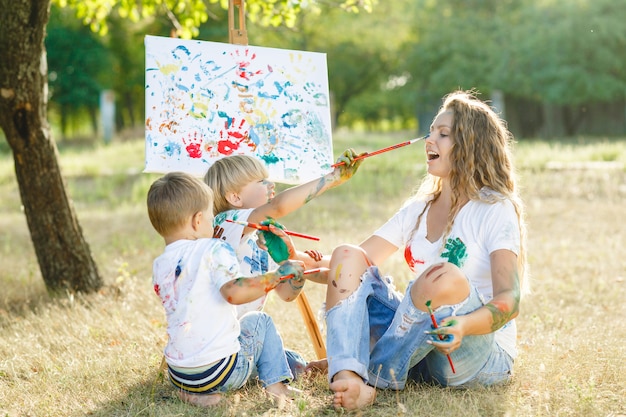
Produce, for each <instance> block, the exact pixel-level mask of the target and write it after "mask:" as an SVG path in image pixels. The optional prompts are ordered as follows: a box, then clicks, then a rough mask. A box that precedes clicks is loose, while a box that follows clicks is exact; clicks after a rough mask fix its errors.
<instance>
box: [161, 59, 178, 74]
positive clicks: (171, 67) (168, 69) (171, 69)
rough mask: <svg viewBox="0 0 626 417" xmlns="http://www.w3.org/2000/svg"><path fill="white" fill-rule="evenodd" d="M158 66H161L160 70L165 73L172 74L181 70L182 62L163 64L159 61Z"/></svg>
mask: <svg viewBox="0 0 626 417" xmlns="http://www.w3.org/2000/svg"><path fill="white" fill-rule="evenodd" d="M157 67H159V71H161V72H162V73H163V74H165V75H170V74H172V73H175V72H178V71H179V70H180V64H165V65H161V64H160V63H159V62H157Z"/></svg>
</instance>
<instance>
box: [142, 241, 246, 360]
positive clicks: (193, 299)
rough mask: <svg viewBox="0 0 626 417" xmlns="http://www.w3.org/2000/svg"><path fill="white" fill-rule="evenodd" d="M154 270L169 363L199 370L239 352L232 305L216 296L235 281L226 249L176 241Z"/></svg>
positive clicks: (213, 243)
mask: <svg viewBox="0 0 626 417" xmlns="http://www.w3.org/2000/svg"><path fill="white" fill-rule="evenodd" d="M152 271H153V274H152V283H153V284H154V291H155V292H156V294H157V295H158V296H159V298H160V299H161V302H162V304H163V307H164V308H165V314H166V316H167V335H168V341H167V346H166V347H165V352H164V353H165V358H166V361H167V363H168V364H170V365H173V366H180V367H197V366H203V365H207V364H209V363H212V362H215V361H217V360H219V359H222V358H224V357H227V356H229V355H232V354H233V353H235V352H238V351H239V349H240V345H239V341H238V337H239V332H240V328H239V320H237V314H236V311H235V306H234V305H232V304H230V303H229V302H228V301H226V300H225V299H224V297H223V296H222V294H221V293H220V288H221V287H222V285H224V284H225V283H227V282H229V281H232V280H233V279H235V278H237V277H238V276H239V265H238V262H237V258H236V256H235V252H234V251H233V249H232V248H231V247H230V246H228V245H226V244H225V243H224V242H221V241H219V240H217V239H197V240H178V241H176V242H173V243H171V244H169V245H167V246H166V247H165V250H164V252H163V254H161V255H160V256H159V257H158V258H156V259H155V260H154V263H153V265H152Z"/></svg>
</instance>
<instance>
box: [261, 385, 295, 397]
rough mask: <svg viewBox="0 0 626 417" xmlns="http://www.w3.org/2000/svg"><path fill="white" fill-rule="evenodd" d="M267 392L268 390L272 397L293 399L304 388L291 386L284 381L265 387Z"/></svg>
mask: <svg viewBox="0 0 626 417" xmlns="http://www.w3.org/2000/svg"><path fill="white" fill-rule="evenodd" d="M265 392H267V394H268V395H269V396H270V397H274V398H277V399H279V400H293V399H294V398H296V397H297V396H298V395H300V394H302V390H299V389H297V388H293V387H290V386H289V385H287V384H284V383H282V382H277V383H276V384H272V385H268V386H267V387H265Z"/></svg>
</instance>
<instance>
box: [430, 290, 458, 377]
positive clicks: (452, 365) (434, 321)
mask: <svg viewBox="0 0 626 417" xmlns="http://www.w3.org/2000/svg"><path fill="white" fill-rule="evenodd" d="M426 308H427V309H428V314H430V321H432V322H433V327H434V328H435V329H438V328H439V326H438V325H437V320H436V319H435V315H434V314H433V310H432V309H431V308H430V300H428V301H426ZM439 340H443V335H442V334H440V335H439ZM446 356H447V357H448V363H450V368H452V373H453V374H455V373H456V371H455V370H454V364H453V363H452V358H451V357H450V355H449V354H448V355H446Z"/></svg>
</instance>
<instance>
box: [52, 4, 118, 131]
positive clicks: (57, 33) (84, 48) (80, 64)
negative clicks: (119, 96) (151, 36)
mask: <svg viewBox="0 0 626 417" xmlns="http://www.w3.org/2000/svg"><path fill="white" fill-rule="evenodd" d="M45 42H46V50H47V58H48V71H49V72H48V74H49V75H48V85H49V93H50V100H51V103H52V104H53V105H54V106H56V107H57V108H58V110H59V112H60V113H61V118H62V131H63V133H65V130H66V125H67V123H68V118H69V117H71V116H76V115H77V114H79V113H80V111H81V110H82V109H84V108H88V109H96V108H97V107H98V102H99V94H100V91H101V90H103V89H104V88H107V87H110V86H111V84H112V81H113V75H112V74H111V73H110V72H106V71H103V70H102V69H103V68H110V67H111V62H112V60H111V54H110V52H109V51H108V50H107V49H106V47H105V46H104V45H103V43H102V41H101V40H100V38H99V37H98V36H96V35H95V34H94V33H92V32H91V31H90V30H89V29H88V28H86V27H84V26H82V25H80V24H77V22H76V21H75V20H74V19H73V18H72V17H69V16H68V15H67V13H63V11H62V10H60V9H58V8H57V7H52V10H51V16H50V23H49V25H48V34H47V36H46V40H45ZM94 111H95V110H94Z"/></svg>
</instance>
